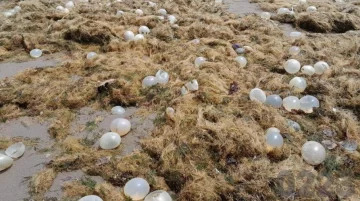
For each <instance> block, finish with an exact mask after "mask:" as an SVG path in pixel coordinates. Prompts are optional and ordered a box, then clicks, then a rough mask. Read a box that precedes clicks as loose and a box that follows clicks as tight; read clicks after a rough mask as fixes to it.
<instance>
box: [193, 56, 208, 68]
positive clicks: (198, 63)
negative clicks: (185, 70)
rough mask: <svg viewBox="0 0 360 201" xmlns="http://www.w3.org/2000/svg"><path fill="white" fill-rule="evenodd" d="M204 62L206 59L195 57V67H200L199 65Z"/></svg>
mask: <svg viewBox="0 0 360 201" xmlns="http://www.w3.org/2000/svg"><path fill="white" fill-rule="evenodd" d="M205 61H206V58H204V57H196V59H195V66H196V67H200V66H201V64H203V63H205Z"/></svg>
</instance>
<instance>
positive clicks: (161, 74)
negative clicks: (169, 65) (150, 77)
mask: <svg viewBox="0 0 360 201" xmlns="http://www.w3.org/2000/svg"><path fill="white" fill-rule="evenodd" d="M155 76H156V78H157V80H158V83H159V84H166V83H168V82H169V74H168V73H167V72H165V71H163V70H159V71H158V72H157V73H156V75H155Z"/></svg>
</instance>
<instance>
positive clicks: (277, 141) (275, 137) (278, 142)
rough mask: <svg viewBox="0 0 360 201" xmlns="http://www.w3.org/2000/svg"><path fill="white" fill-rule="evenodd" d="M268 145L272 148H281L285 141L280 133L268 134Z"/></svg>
mask: <svg viewBox="0 0 360 201" xmlns="http://www.w3.org/2000/svg"><path fill="white" fill-rule="evenodd" d="M266 144H267V145H268V146H269V147H271V148H279V147H282V146H283V144H284V139H283V137H282V135H281V134H280V132H266Z"/></svg>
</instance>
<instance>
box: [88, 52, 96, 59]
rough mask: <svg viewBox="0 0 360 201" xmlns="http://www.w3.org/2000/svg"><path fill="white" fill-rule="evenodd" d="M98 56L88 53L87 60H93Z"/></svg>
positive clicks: (94, 53)
mask: <svg viewBox="0 0 360 201" xmlns="http://www.w3.org/2000/svg"><path fill="white" fill-rule="evenodd" d="M96 56H97V54H96V52H89V53H87V55H86V58H87V59H92V58H95V57H96Z"/></svg>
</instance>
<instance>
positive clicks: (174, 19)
mask: <svg viewBox="0 0 360 201" xmlns="http://www.w3.org/2000/svg"><path fill="white" fill-rule="evenodd" d="M168 20H169V22H170V24H174V23H175V22H176V17H175V16H174V15H169V16H168Z"/></svg>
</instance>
